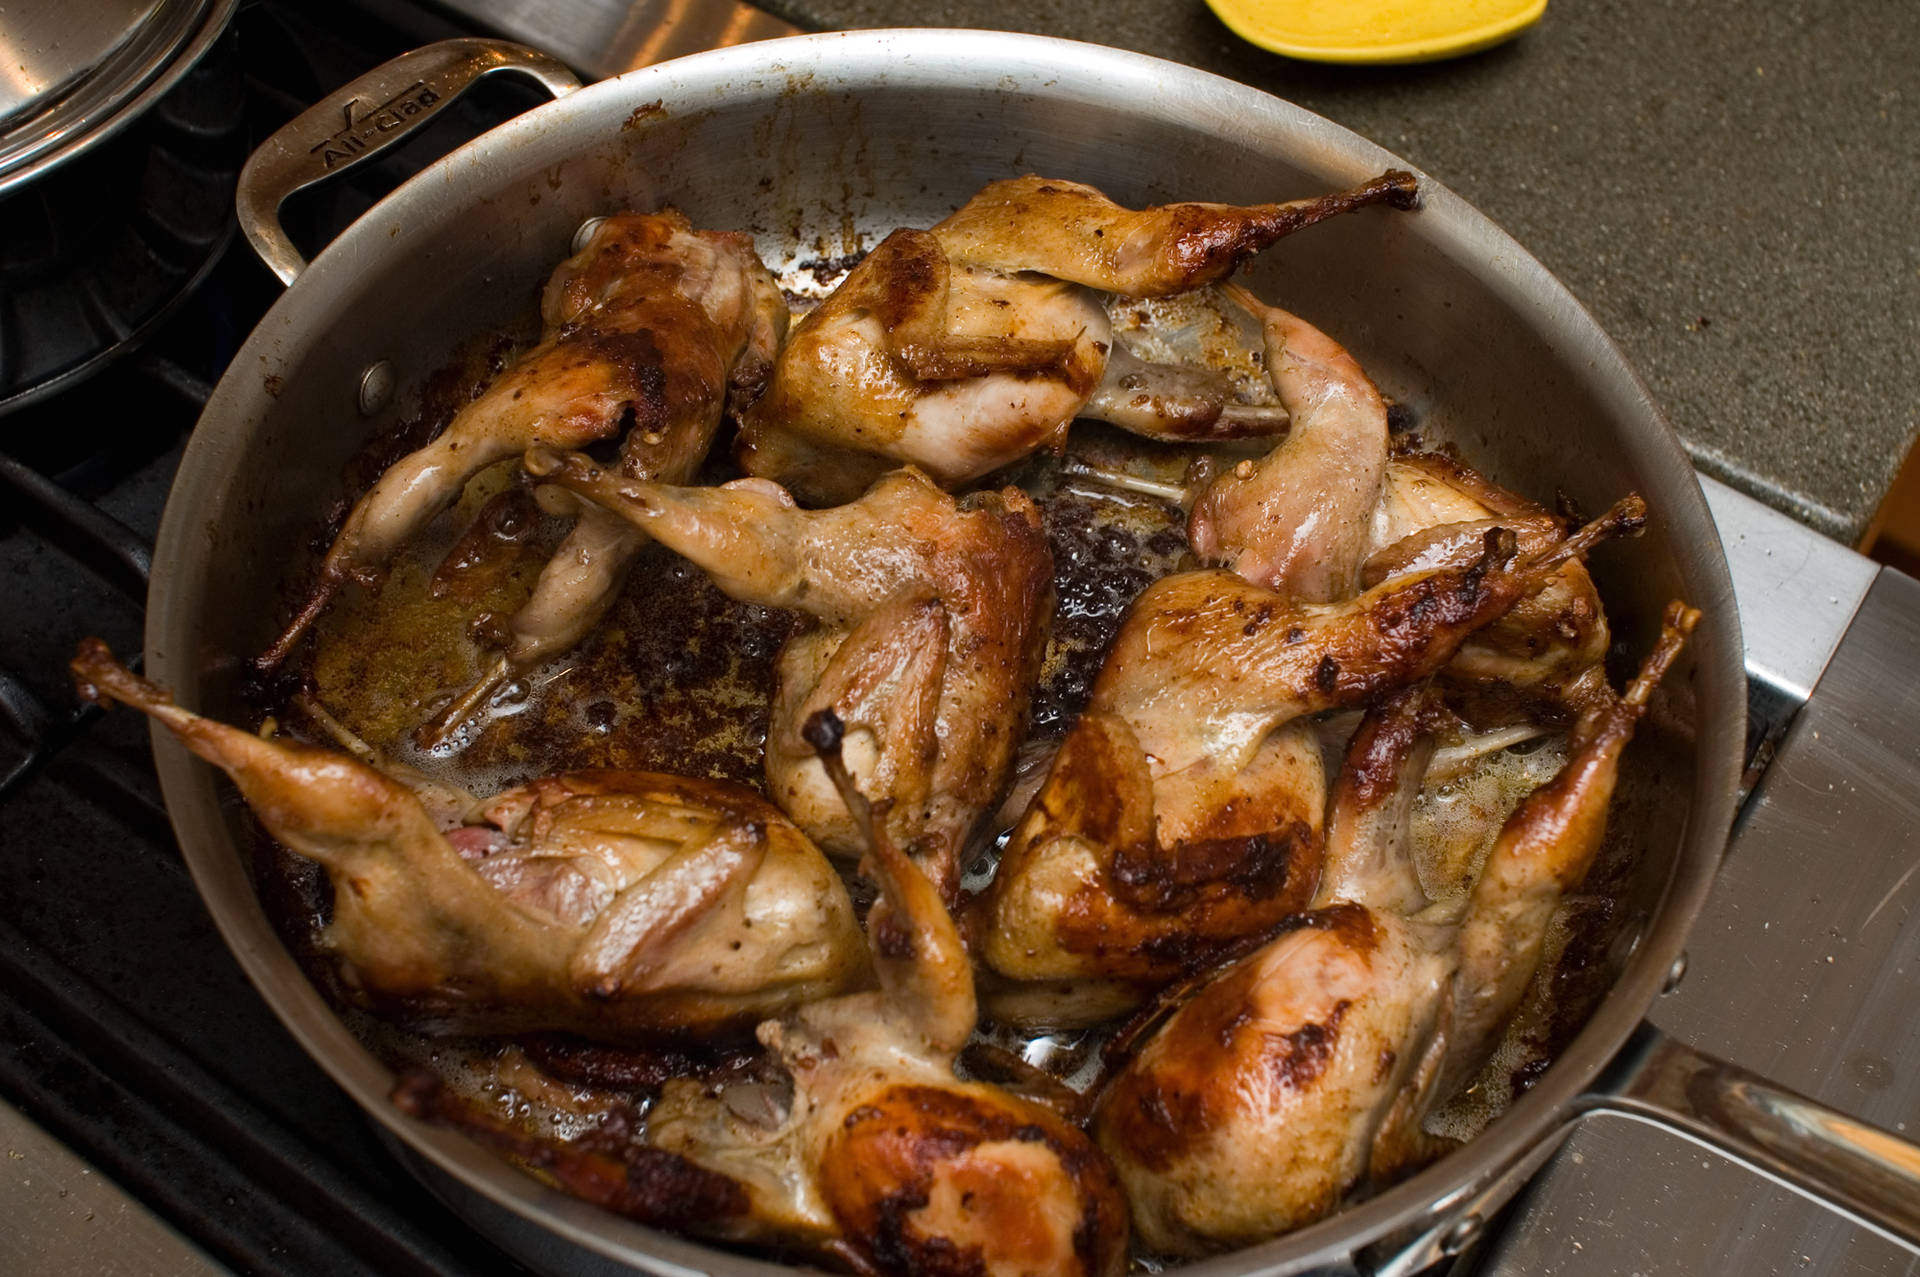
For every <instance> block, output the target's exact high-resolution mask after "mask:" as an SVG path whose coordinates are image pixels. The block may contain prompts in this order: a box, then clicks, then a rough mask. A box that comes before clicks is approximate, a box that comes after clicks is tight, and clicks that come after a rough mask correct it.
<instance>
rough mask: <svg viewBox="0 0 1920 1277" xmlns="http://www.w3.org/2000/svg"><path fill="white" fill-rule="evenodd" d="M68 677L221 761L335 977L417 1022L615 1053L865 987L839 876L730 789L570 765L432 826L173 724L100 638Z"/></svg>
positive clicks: (325, 768) (307, 751) (381, 787)
mask: <svg viewBox="0 0 1920 1277" xmlns="http://www.w3.org/2000/svg"><path fill="white" fill-rule="evenodd" d="M73 669H74V672H75V674H76V675H77V676H78V677H79V678H81V679H82V680H84V682H85V685H86V686H87V687H88V688H89V689H91V692H92V694H94V695H95V696H98V697H106V698H111V699H113V700H117V701H120V702H122V703H124V704H127V705H131V706H133V707H134V708H136V709H139V710H141V711H142V712H144V713H146V714H148V715H150V716H151V717H153V718H154V719H156V720H158V721H159V722H161V723H162V724H164V725H165V726H166V727H167V728H168V729H170V730H171V731H172V732H173V733H174V734H175V735H176V736H177V737H179V739H180V740H181V742H182V743H183V744H185V745H186V746H187V748H189V749H191V750H192V751H193V752H194V753H196V754H198V755H200V756H201V757H202V758H205V759H207V760H208V761H209V762H212V763H214V764H215V765H217V766H219V767H220V768H221V769H222V770H224V771H225V772H226V773H227V774H228V775H229V776H231V777H232V778H233V780H234V783H235V784H236V785H238V786H239V788H240V792H241V794H242V796H244V797H245V798H246V800H247V804H248V806H250V807H251V808H252V809H253V811H254V814H255V815H257V816H258V817H259V818H260V822H261V824H263V825H265V826H266V828H267V830H268V832H270V833H271V834H273V836H274V837H275V838H277V839H279V840H280V841H281V842H282V843H284V844H285V845H286V846H287V847H289V848H291V849H292V850H294V851H296V852H298V853H299V854H301V855H303V856H306V857H308V858H309V859H311V860H314V861H316V862H318V863H319V864H320V865H321V866H322V867H323V868H324V869H325V870H326V871H327V875H328V877H329V879H330V880H331V881H332V883H333V888H334V893H333V917H332V921H331V922H330V923H329V925H328V927H327V930H326V932H325V935H324V943H325V944H326V946H327V947H328V948H329V949H330V950H331V951H332V952H333V954H334V955H335V957H336V958H337V960H338V962H339V965H340V969H341V972H342V975H343V978H344V981H345V983H346V984H347V986H348V987H350V988H355V989H358V990H361V991H363V992H364V994H365V995H366V996H367V997H368V999H369V1000H370V1001H371V1002H373V1003H374V1004H375V1006H376V1007H377V1008H379V1009H381V1010H384V1011H387V1012H390V1013H393V1014H396V1015H398V1016H400V1017H401V1018H404V1019H405V1020H407V1021H408V1022H410V1023H412V1024H414V1025H416V1026H418V1027H421V1028H425V1029H430V1030H441V1031H451V1032H463V1033H484V1032H519V1031H528V1030H536V1029H565V1030H569V1031H572V1032H575V1033H579V1034H581V1035H583V1036H586V1037H590V1038H597V1039H602V1040H608V1041H616V1042H617V1041H620V1040H621V1039H623V1038H629V1037H645V1036H647V1035H650V1034H654V1033H659V1032H662V1031H669V1030H690V1031H711V1030H714V1029H717V1028H722V1027H726V1026H730V1025H731V1026H740V1025H742V1024H743V1023H745V1024H751V1023H753V1022H754V1021H756V1020H758V1019H760V1018H761V1017H763V1016H766V1015H768V1014H771V1013H773V1012H776V1011H778V1010H780V1009H782V1008H785V1007H789V1006H793V1005H797V1004H799V1003H802V1002H806V1001H809V1000H811V999H813V998H818V997H823V996H827V995H829V994H833V993H837V992H840V991H842V990H845V989H848V988H854V987H858V986H859V985H860V984H861V983H862V982H863V981H864V980H865V979H866V978H867V966H866V961H865V955H864V952H863V949H862V946H861V944H860V938H859V932H858V928H857V926H856V924H855V922H854V918H853V907H852V904H851V902H850V901H849V899H848V898H847V894H846V891H845V888H844V887H843V886H842V885H841V883H840V880H839V877H838V876H837V875H836V874H835V873H834V872H833V869H832V867H831V866H829V865H828V864H827V862H826V860H825V858H824V857H822V856H821V855H820V853H819V851H818V850H817V849H815V848H814V846H813V845H812V844H811V843H809V842H808V841H807V839H806V838H805V836H804V835H802V834H801V833H800V831H799V830H797V829H795V828H794V827H793V826H792V825H791V824H790V823H789V822H788V821H787V820H786V819H785V818H784V817H782V816H781V815H780V813H779V812H778V811H776V810H774V809H773V808H772V807H771V806H769V805H768V804H767V803H765V802H764V801H762V800H761V799H759V798H758V797H756V796H755V795H754V794H752V793H751V792H750V791H748V790H745V789H743V788H741V787H739V786H736V785H731V784H727V783H725V782H720V781H703V780H692V779H688V778H686V777H680V776H666V775H660V774H656V773H649V772H622V771H597V772H574V773H569V774H564V775H559V776H549V777H543V778H541V779H539V780H536V781H533V782H532V783H530V784H528V785H525V786H523V787H521V788H519V789H514V790H509V791H507V792H506V793H503V794H501V795H499V796H498V797H496V798H493V799H491V800H489V801H488V802H487V803H486V804H485V806H484V808H483V810H482V811H481V812H480V813H479V814H478V815H479V819H477V820H476V821H475V822H474V823H470V824H467V825H462V826H458V827H456V828H454V829H452V830H449V831H446V832H442V830H441V829H440V828H438V827H437V826H436V824H435V822H434V821H433V820H432V819H431V818H430V817H429V816H428V815H427V813H426V810H425V809H424V808H423V807H422V805H421V803H420V800H419V799H418V798H416V797H415V796H414V794H413V792H412V791H410V790H409V789H407V788H406V787H405V786H403V785H401V784H399V783H398V782H396V781H394V780H392V779H390V778H388V777H387V776H385V775H383V774H382V773H380V772H379V771H376V770H374V769H373V768H372V767H369V766H366V765H364V764H362V763H359V762H356V761H355V760H353V759H352V758H349V757H347V756H345V755H343V754H339V753H336V752H334V751H332V750H327V749H319V748H316V747H313V746H310V745H302V744H299V743H297V742H294V741H289V740H284V739H280V740H269V739H264V738H262V737H259V736H256V735H254V734H252V733H250V732H245V731H241V730H239V729H238V728H233V727H228V726H225V725H223V724H220V723H216V722H213V721H212V720H209V719H205V718H201V717H199V716H198V715H195V714H191V713H189V712H188V711H186V710H183V709H181V708H179V707H178V706H176V705H174V704H173V702H172V698H171V697H169V696H168V695H167V693H166V692H165V691H164V690H162V689H161V688H158V687H156V686H154V685H153V684H151V683H149V682H147V681H146V680H144V679H140V678H138V677H136V676H135V675H133V674H130V673H128V672H127V671H126V670H125V669H124V668H122V667H121V666H120V665H118V664H117V663H115V662H114V661H113V659H112V655H111V653H109V652H108V651H107V650H106V648H105V645H103V644H101V643H99V642H98V641H97V640H89V641H88V642H87V643H84V644H83V645H82V646H81V649H80V651H79V653H78V654H77V655H76V656H75V658H74V661H73Z"/></svg>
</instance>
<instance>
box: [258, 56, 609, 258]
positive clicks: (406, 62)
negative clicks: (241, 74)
mask: <svg viewBox="0 0 1920 1277" xmlns="http://www.w3.org/2000/svg"><path fill="white" fill-rule="evenodd" d="M500 71H511V72H515V73H517V74H520V75H524V76H527V77H529V78H530V79H533V80H536V81H538V82H539V83H540V84H541V85H542V86H544V87H545V88H546V90H547V92H549V93H551V94H553V96H554V97H556V98H560V97H565V96H566V95H567V94H569V93H571V92H573V91H574V90H575V89H577V88H579V87H580V80H579V78H578V77H576V76H575V75H574V74H573V72H571V71H569V70H567V68H566V67H565V66H564V65H562V64H561V63H559V62H557V61H555V60H554V59H553V58H550V57H548V56H547V55H546V54H544V53H541V52H539V51H538V50H536V49H529V48H527V47H526V46H525V45H519V44H513V43H510V42H508V41H505V40H482V39H463V40H444V41H442V42H440V43H439V44H430V45H428V46H426V47H425V48H423V49H415V50H413V51H412V52H410V53H403V54H401V55H400V56H399V57H397V58H395V59H393V61H391V62H387V63H383V64H382V65H380V66H377V67H375V68H374V69H373V70H371V71H369V72H367V73H366V74H365V75H363V76H361V77H360V78H359V79H357V80H355V81H354V82H353V83H351V84H349V85H347V86H346V87H345V88H343V89H340V90H338V91H336V92H334V93H332V94H330V95H329V96H327V97H325V98H322V99H321V100H320V101H318V102H316V103H314V104H313V105H312V106H310V107H308V108H307V109H306V110H305V111H303V112H301V113H300V114H299V115H298V116H296V117H295V118H294V119H292V120H291V121H289V122H288V123H287V124H286V125H285V126H284V127H282V128H281V129H280V131H279V132H277V133H275V134H274V135H273V136H272V137H270V138H268V139H267V140H266V141H265V142H264V143H262V144H261V145H260V147H259V149H258V150H256V151H254V153H253V154H252V156H250V157H249V158H248V160H247V164H246V167H245V168H243V169H241V170H240V185H239V189H238V190H237V191H236V192H235V194H234V203H235V204H236V206H237V207H238V209H239V214H240V229H241V230H242V231H244V232H245V233H246V236H247V242H248V243H250V244H252V245H253V251H254V252H256V253H258V254H259V255H260V260H261V261H263V262H265V263H266V264H267V269H269V270H271V271H272V272H273V273H274V274H276V275H278V276H279V277H280V280H281V282H282V283H287V284H291V283H292V282H293V281H294V280H295V279H296V278H298V277H299V275H300V272H301V271H303V270H305V269H306V267H307V259H306V258H304V257H302V256H301V255H300V250H299V249H297V248H295V247H294V246H293V241H292V240H290V239H288V238H287V233H286V231H285V230H284V229H282V227H281V225H280V205H281V204H282V203H284V202H285V201H286V199H287V197H288V196H289V195H292V194H293V193H294V192H295V191H298V190H303V189H305V188H306V187H309V186H312V185H313V184H314V183H316V182H319V181H323V180H325V179H326V178H329V177H332V176H333V175H334V174H335V173H344V172H346V171H347V170H348V169H350V168H352V167H353V166H354V165H356V164H359V163H360V162H361V161H363V160H368V159H371V158H373V157H374V156H376V155H378V154H380V152H382V151H384V150H386V149H387V148H388V147H389V146H392V145H393V144H394V143H395V142H398V141H400V140H401V139H402V138H405V137H409V136H411V135H412V134H413V133H414V131H415V130H417V129H418V128H419V127H420V126H421V125H423V124H425V123H427V122H428V121H429V120H432V119H433V118H434V117H435V116H436V115H438V114H439V113H440V112H441V110H442V109H443V108H445V107H446V106H447V105H448V104H450V103H451V102H453V100H454V99H455V98H457V97H459V96H460V95H461V94H462V93H464V92H466V91H467V89H468V88H470V87H471V86H472V85H473V84H474V83H475V82H476V81H478V80H480V79H482V78H483V77H485V76H489V75H493V74H494V73H496V72H500Z"/></svg>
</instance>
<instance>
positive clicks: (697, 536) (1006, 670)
mask: <svg viewBox="0 0 1920 1277" xmlns="http://www.w3.org/2000/svg"><path fill="white" fill-rule="evenodd" d="M528 467H529V469H530V470H532V471H533V472H534V473H535V474H537V475H539V476H540V477H541V478H542V479H543V480H544V481H545V482H548V483H553V484H560V485H564V486H565V487H567V488H569V489H571V490H573V491H575V492H578V493H580V494H582V495H584V496H586V497H589V498H590V499H592V500H593V501H595V502H598V503H599V504H600V505H602V506H603V507H605V508H606V509H608V510H610V511H613V512H614V513H616V514H618V515H619V516H620V517H622V518H624V519H628V520H631V521H632V522H633V523H634V524H635V525H636V526H637V527H640V528H642V529H644V530H645V531H646V532H647V533H649V534H650V535H652V536H653V537H654V538H655V539H656V540H658V541H659V542H660V543H661V544H663V545H666V546H668V547H670V548H671V549H673V550H676V551H678V552H679V553H681V554H683V555H686V556H687V557H688V558H690V559H692V560H693V561H694V562H695V563H697V564H699V565H700V566H701V567H702V568H704V569H706V570H707V572H708V573H709V574H711V575H712V577H713V580H714V582H715V584H717V585H718V586H719V587H720V588H721V589H722V590H724V591H726V592H727V593H728V594H729V595H731V596H732V597H734V598H736V599H743V600H747V601H750V602H755V603H764V604H770V605H773V606H778V607H791V608H798V609H800V610H802V611H805V612H808V613H810V614H811V615H813V616H814V617H816V618H817V619H818V620H819V622H820V623H819V625H818V626H817V627H816V628H814V629H813V630H811V631H810V632H808V633H805V634H802V635H800V636H799V637H797V638H795V639H793V640H792V641H791V642H789V643H788V644H787V646H786V648H785V649H784V650H783V651H782V653H781V656H780V682H779V686H778V688H777V689H776V691H775V693H774V703H773V712H772V721H771V723H770V726H769V730H768V735H767V783H768V788H769V791H770V792H771V794H772V795H773V798H774V801H775V802H777V803H779V804H780V806H781V807H782V808H783V809H784V810H785V811H786V812H787V813H788V814H789V815H790V816H792V817H793V819H794V820H795V821H796V822H797V823H798V824H799V825H800V827H801V828H802V829H804V830H806V832H807V834H808V835H809V836H810V837H812V838H813V839H814V840H815V841H816V842H818V843H819V844H820V845H821V846H822V847H825V848H826V849H827V850H829V851H833V852H838V853H841V854H846V855H853V854H858V852H859V851H860V849H861V848H862V847H863V846H864V840H863V838H862V837H861V835H860V832H859V830H858V828H857V827H856V826H855V824H854V822H853V820H852V818H851V817H850V816H849V815H848V813H847V809H846V805H845V804H844V803H843V802H841V800H840V797H839V795H838V794H836V793H835V792H834V790H833V786H832V785H831V783H830V782H829V781H828V779H827V776H826V773H825V772H824V770H823V769H822V767H821V764H820V761H819V759H818V758H817V757H816V755H815V754H814V751H813V750H812V749H811V748H810V747H809V746H808V745H807V743H806V742H805V741H804V740H802V739H801V737H800V728H801V726H802V724H804V723H805V722H806V720H807V718H808V717H809V716H810V715H811V714H813V713H814V712H815V711H816V710H819V709H822V708H826V707H828V706H831V707H833V708H834V709H835V710H836V711H837V712H838V713H839V714H840V715H841V717H842V718H843V719H844V720H845V722H846V724H847V726H848V728H849V730H850V737H849V740H848V756H849V763H850V765H851V766H852V768H853V771H854V774H855V775H856V776H857V777H858V778H859V783H860V786H861V788H862V790H863V791H864V792H865V793H866V794H867V795H868V797H869V798H870V799H872V800H873V801H875V802H884V803H885V804H887V806H886V807H885V815H884V817H883V820H884V823H885V825H886V827H887V830H888V831H889V834H890V836H891V837H893V838H894V839H895V840H896V842H897V843H898V844H899V845H901V846H904V847H907V848H908V849H909V850H910V852H911V854H912V855H913V857H914V859H915V861H916V862H918V863H919V864H920V865H921V866H922V867H924V868H925V869H926V871H927V873H928V874H929V875H930V876H931V877H932V878H933V879H934V881H935V882H936V883H937V884H939V886H940V888H941V890H942V891H943V892H944V893H947V894H948V895H949V896H950V895H951V893H952V892H954V891H955V889H956V887H957V883H958V878H959V873H960V868H961V864H960V861H961V855H962V853H963V851H964V850H965V849H966V848H967V846H968V844H969V842H970V840H971V839H972V838H973V836H974V834H975V833H976V832H977V830H978V826H979V824H980V821H981V819H982V817H983V816H984V815H985V814H986V813H987V812H989V811H991V810H992V808H993V806H994V804H996V803H998V802H999V800H1000V797H1001V794H1002V793H1003V792H1004V790H1005V787H1006V784H1007V780H1008V777H1009V774H1010V772H1011V769H1012V766H1013V758H1014V752H1015V750H1016V749H1017V748H1018V747H1019V744H1020V740H1021V737H1022V735H1023V733H1024V730H1025V725H1026V717H1027V706H1028V703H1029V701H1030V699H1031V697H1032V694H1033V686H1034V683H1035V681H1036V679H1037V678H1038V675H1039V663H1040V658H1041V655H1042V653H1043V651H1044V649H1045V645H1046V636H1047V628H1048V624H1049V622H1050V620H1051V615H1052V610H1053V561H1052V555H1051V553H1050V551H1049V550H1048V547H1047V539H1046V535H1045V533H1044V532H1043V531H1042V530H1041V527H1040V516H1039V512H1038V510H1036V509H1035V507H1034V505H1033V503H1032V502H1031V501H1030V500H1028V499H1027V497H1026V496H1025V495H1023V494H1022V493H1021V492H1020V491H1019V490H1017V489H1014V488H1008V489H1005V490H1004V491H1001V492H997V493H979V494H975V495H973V496H970V497H968V498H966V499H965V500H964V501H959V502H956V501H955V500H954V499H953V498H952V497H950V496H948V495H947V494H946V493H944V492H942V491H941V490H940V489H939V488H937V487H936V486H934V485H933V484H932V483H930V482H928V480H927V479H926V477H925V476H923V475H921V474H920V473H919V472H917V471H913V470H901V471H896V472H894V473H892V474H890V475H888V476H886V477H884V478H882V479H881V480H880V481H879V482H878V483H876V484H875V485H874V486H873V487H872V488H871V489H870V490H869V491H868V492H867V494H866V495H865V496H863V497H861V498H860V500H858V501H856V502H854V503H852V504H850V505H846V506H840V507H836V508H834V509H830V510H819V511H808V510H802V509H799V508H798V507H797V506H795V505H794V503H793V500H792V498H791V497H789V496H788V495H787V493H786V492H784V491H783V490H782V489H780V488H778V487H776V486H775V485H773V484H770V483H767V482H766V481H764V480H752V479H750V480H740V481H737V482H735V483H730V484H726V485H724V486H722V487H719V488H674V487H668V486H666V485H664V484H648V483H636V482H632V481H627V480H622V479H619V478H617V477H616V476H613V475H611V474H608V473H606V472H604V471H602V470H600V469H599V468H598V467H596V466H594V465H593V463H592V462H590V461H589V460H587V459H586V458H585V457H582V456H579V455H578V454H575V455H573V456H570V457H565V458H562V457H559V456H557V455H554V454H551V453H546V454H541V453H535V454H531V455H530V456H529V458H528Z"/></svg>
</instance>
